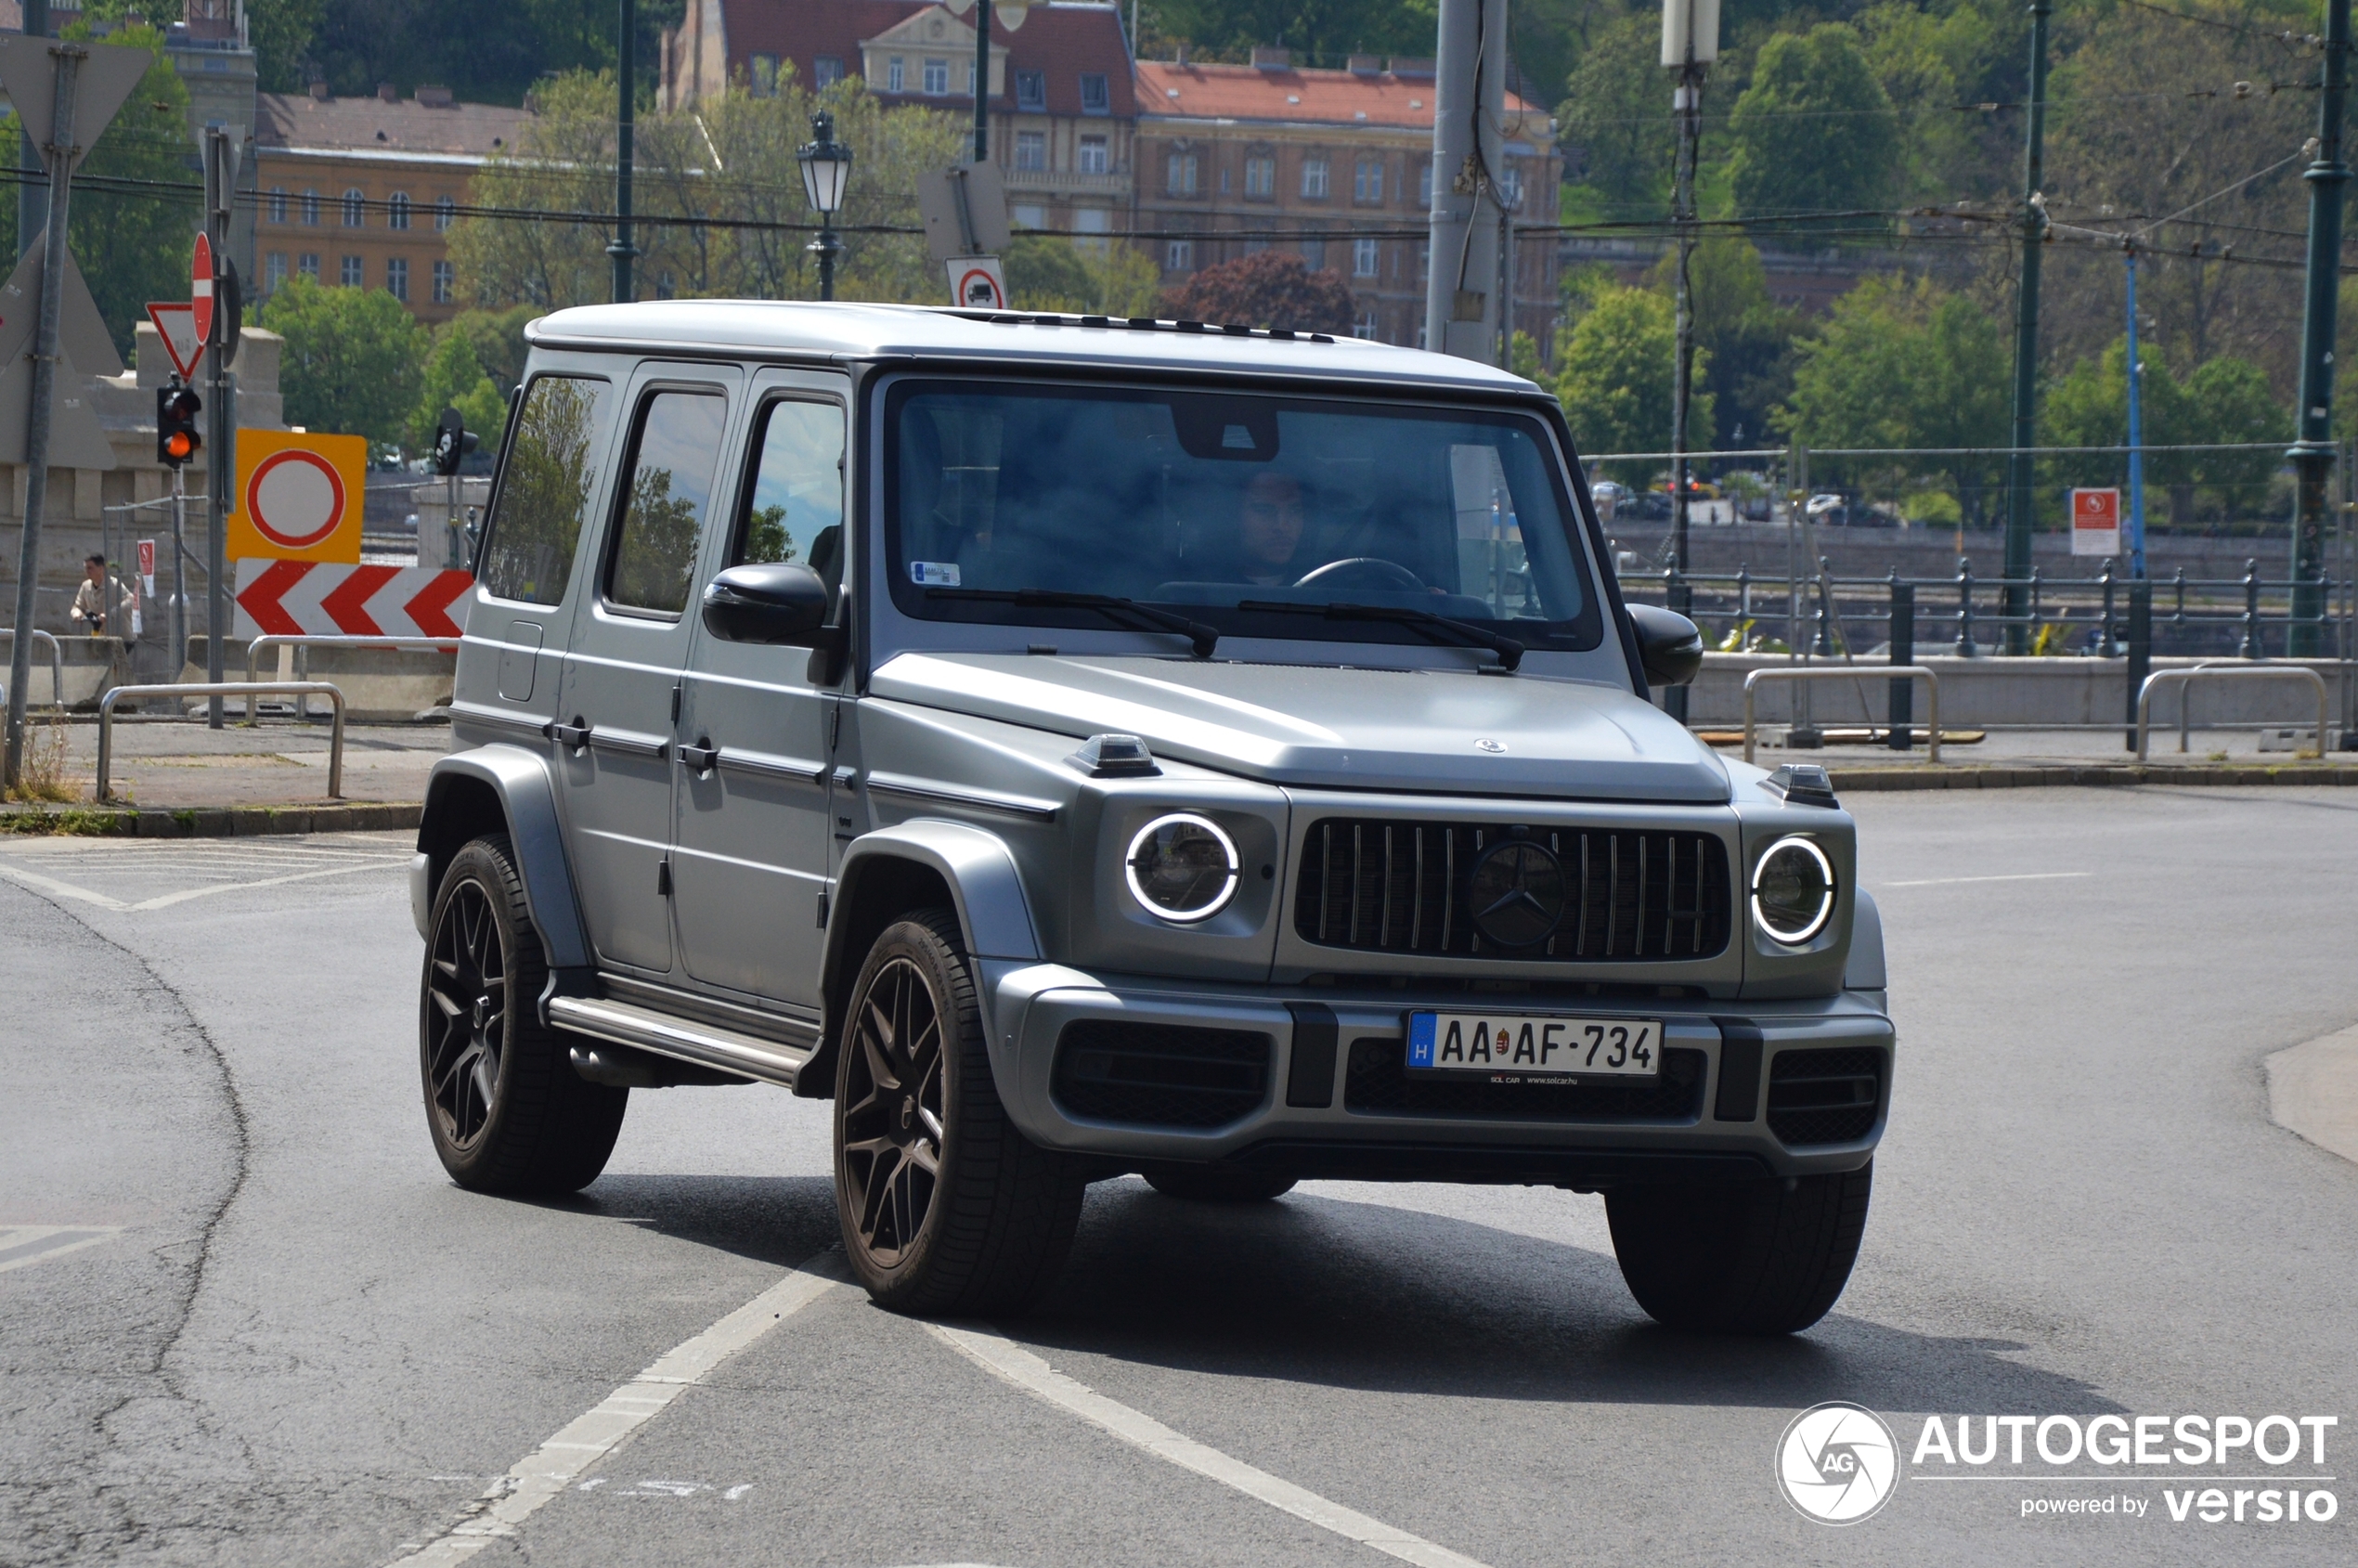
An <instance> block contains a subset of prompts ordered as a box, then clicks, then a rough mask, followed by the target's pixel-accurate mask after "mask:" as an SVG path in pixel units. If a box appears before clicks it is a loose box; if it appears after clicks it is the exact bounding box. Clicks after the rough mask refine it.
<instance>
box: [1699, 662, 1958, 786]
mask: <svg viewBox="0 0 2358 1568" xmlns="http://www.w3.org/2000/svg"><path fill="white" fill-rule="evenodd" d="M1886 678H1889V679H1893V680H1899V679H1903V678H1904V679H1911V680H1913V679H1921V680H1923V681H1924V685H1925V686H1926V687H1927V688H1929V689H1930V693H1929V695H1928V697H1927V698H1926V700H1925V703H1924V706H1926V707H1928V708H1930V709H1931V710H1932V711H1931V713H1930V714H1929V715H1927V716H1926V717H1927V722H1926V724H1925V727H1924V745H1925V746H1926V752H1925V755H1926V756H1927V758H1929V759H1930V760H1932V761H1935V762H1937V761H1939V760H1940V677H1939V676H1937V675H1936V674H1934V673H1933V672H1932V671H1931V670H1928V669H1926V668H1925V667H1924V666H1922V665H1920V664H1894V665H1874V666H1868V665H1843V666H1833V667H1829V666H1825V665H1814V666H1807V667H1803V666H1794V667H1790V668H1786V669H1756V670H1754V671H1753V672H1752V673H1751V674H1749V675H1747V676H1745V677H1744V760H1745V761H1747V762H1749V761H1751V760H1752V757H1753V745H1754V736H1753V729H1754V714H1753V690H1754V688H1756V687H1757V686H1758V685H1759V684H1760V683H1761V682H1762V681H1763V680H1885V679H1886Z"/></svg>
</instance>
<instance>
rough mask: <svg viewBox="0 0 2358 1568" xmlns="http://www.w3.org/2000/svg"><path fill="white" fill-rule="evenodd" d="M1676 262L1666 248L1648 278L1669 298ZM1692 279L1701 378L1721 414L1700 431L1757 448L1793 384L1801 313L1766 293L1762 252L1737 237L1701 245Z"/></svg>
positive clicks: (1727, 443) (1726, 443) (1723, 442)
mask: <svg viewBox="0 0 2358 1568" xmlns="http://www.w3.org/2000/svg"><path fill="white" fill-rule="evenodd" d="M1687 276H1688V279H1689V281H1690V283H1691V286H1692V289H1693V300H1694V311H1695V342H1696V343H1698V344H1700V345H1701V346H1702V347H1703V348H1704V350H1705V351H1706V352H1707V354H1708V356H1709V357H1708V358H1707V359H1706V360H1704V363H1705V364H1708V365H1709V367H1710V369H1709V371H1708V373H1707V374H1706V373H1705V372H1704V371H1702V370H1700V369H1699V370H1698V371H1697V372H1696V378H1695V379H1696V383H1697V384H1698V385H1699V386H1701V387H1703V388H1704V390H1705V391H1707V392H1709V393H1710V395H1711V397H1712V408H1713V411H1714V414H1715V416H1716V419H1717V423H1716V425H1713V426H1704V425H1702V424H1700V423H1698V425H1697V428H1698V430H1704V429H1708V430H1709V432H1710V435H1709V439H1710V440H1711V441H1712V443H1713V444H1715V445H1717V446H1720V447H1739V446H1743V447H1750V446H1757V445H1758V444H1759V443H1760V442H1762V441H1764V440H1766V439H1767V438H1768V435H1769V421H1770V419H1771V416H1772V412H1773V410H1774V408H1775V407H1776V405H1777V403H1778V401H1779V400H1780V399H1781V398H1782V397H1783V396H1784V395H1785V393H1786V391H1787V389H1788V388H1789V387H1790V386H1791V385H1792V382H1793V356H1792V352H1791V350H1792V345H1793V341H1794V337H1795V336H1796V335H1797V334H1798V333H1799V332H1800V331H1801V330H1803V328H1802V322H1801V318H1800V316H1799V314H1798V313H1797V312H1794V311H1790V310H1787V309H1785V308H1783V307H1782V306H1781V305H1778V304H1777V303H1776V302H1775V301H1774V300H1772V299H1770V298H1769V275H1768V273H1767V271H1766V270H1765V269H1764V268H1763V267H1762V266H1761V264H1760V253H1759V252H1758V251H1757V250H1755V249H1754V248H1753V245H1752V242H1751V241H1750V240H1746V239H1744V238H1743V236H1742V235H1740V234H1715V235H1713V236H1712V237H1711V238H1709V239H1707V240H1704V241H1703V243H1701V244H1700V245H1697V246H1696V247H1695V253H1694V256H1693V258H1692V259H1691V261H1690V262H1689V264H1688V272H1687ZM1649 281H1650V282H1651V283H1652V285H1653V287H1654V289H1655V290H1656V291H1658V292H1661V293H1662V294H1663V295H1665V297H1670V298H1675V297H1676V295H1675V292H1674V291H1675V290H1676V289H1677V287H1678V254H1677V253H1676V252H1675V251H1673V252H1670V253H1665V255H1664V257H1663V259H1662V261H1661V262H1660V263H1659V264H1658V265H1657V266H1655V268H1654V271H1653V276H1652V279H1649ZM1739 430H1741V431H1743V436H1742V438H1741V439H1739V438H1738V436H1737V434H1736V432H1737V431H1739ZM1699 444H1700V443H1699Z"/></svg>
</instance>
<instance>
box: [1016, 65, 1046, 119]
mask: <svg viewBox="0 0 2358 1568" xmlns="http://www.w3.org/2000/svg"><path fill="white" fill-rule="evenodd" d="M1016 107H1017V109H1034V110H1044V109H1046V108H1047V107H1048V73H1047V72H1046V71H1017V72H1016Z"/></svg>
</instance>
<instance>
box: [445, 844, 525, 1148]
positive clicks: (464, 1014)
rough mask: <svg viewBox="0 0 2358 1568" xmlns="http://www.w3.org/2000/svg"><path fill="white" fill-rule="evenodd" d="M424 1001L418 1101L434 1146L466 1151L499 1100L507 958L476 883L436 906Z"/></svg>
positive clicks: (453, 891) (486, 898)
mask: <svg viewBox="0 0 2358 1568" xmlns="http://www.w3.org/2000/svg"><path fill="white" fill-rule="evenodd" d="M426 1003H427V1012H426V1019H425V1030H426V1040H425V1053H426V1103H427V1105H428V1106H429V1107H430V1108H432V1114H433V1116H434V1126H435V1130H436V1131H437V1132H439V1133H440V1134H441V1140H440V1141H442V1142H445V1143H447V1144H448V1145H449V1147H451V1148H453V1149H455V1150H458V1151H460V1152H462V1153H465V1152H472V1151H473V1149H474V1147H475V1146H476V1145H477V1144H478V1143H480V1142H481V1141H482V1139H483V1134H484V1131H485V1129H486V1127H488V1126H489V1125H490V1123H491V1108H492V1107H493V1105H494V1104H495V1103H497V1100H498V1097H499V1064H500V1058H501V1057H502V1056H504V1055H505V1054H506V1050H507V1025H508V954H507V952H506V951H505V950H504V949H503V948H502V946H501V944H500V940H499V927H498V924H497V923H496V922H495V921H494V920H493V918H492V914H491V900H490V897H489V895H487V894H486V892H485V891H484V888H483V884H482V883H480V882H477V881H474V880H473V879H469V880H467V881H464V882H461V883H460V884H458V885H457V886H456V887H454V888H451V889H450V891H449V895H448V896H447V898H446V899H445V900H444V903H443V910H442V915H441V918H440V920H439V922H438V923H437V924H436V926H435V927H434V951H433V952H432V954H431V955H430V957H429V959H428V962H427V965H426Z"/></svg>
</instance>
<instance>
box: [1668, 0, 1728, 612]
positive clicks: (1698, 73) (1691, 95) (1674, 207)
mask: <svg viewBox="0 0 2358 1568" xmlns="http://www.w3.org/2000/svg"><path fill="white" fill-rule="evenodd" d="M1718 56H1719V0H1664V5H1663V7H1662V63H1663V64H1664V66H1665V67H1666V68H1668V69H1670V70H1673V71H1677V72H1678V86H1677V87H1675V88H1674V89H1672V91H1671V95H1670V108H1671V112H1672V113H1673V114H1675V115H1676V116H1677V117H1678V160H1677V162H1676V163H1674V164H1673V165H1672V179H1671V198H1670V221H1671V223H1672V225H1673V227H1675V228H1676V229H1677V230H1678V307H1677V308H1678V317H1677V329H1678V349H1677V352H1676V356H1675V357H1674V359H1673V361H1672V366H1671V392H1670V454H1671V456H1670V538H1671V564H1673V565H1674V566H1676V567H1677V568H1678V575H1679V576H1680V577H1685V576H1686V575H1687V565H1688V561H1687V507H1688V499H1689V497H1688V478H1687V407H1688V404H1689V402H1690V401H1691V398H1692V396H1693V394H1694V376H1695V302H1694V283H1693V279H1692V277H1691V268H1692V265H1693V261H1694V254H1695V158H1696V153H1697V150H1698V149H1699V147H1700V144H1701V142H1702V139H1703V79H1704V69H1705V67H1706V66H1708V65H1709V63H1710V62H1711V61H1712V60H1714V59H1717V58H1718Z"/></svg>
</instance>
